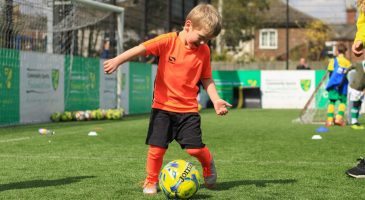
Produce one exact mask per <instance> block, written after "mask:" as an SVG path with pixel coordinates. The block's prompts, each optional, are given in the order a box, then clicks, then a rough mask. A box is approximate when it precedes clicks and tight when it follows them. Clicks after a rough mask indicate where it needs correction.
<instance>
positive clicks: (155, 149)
mask: <svg viewBox="0 0 365 200" xmlns="http://www.w3.org/2000/svg"><path fill="white" fill-rule="evenodd" d="M170 124H171V122H170V115H169V113H168V112H166V111H162V110H158V109H152V113H151V119H150V124H149V128H148V134H147V138H146V144H147V145H149V149H148V153H147V163H146V172H147V177H146V180H145V183H144V185H143V193H144V194H156V193H157V185H158V176H159V173H160V169H161V166H162V163H163V157H164V155H165V152H166V150H167V148H168V145H169V143H170V142H171V140H172V134H171V127H170Z"/></svg>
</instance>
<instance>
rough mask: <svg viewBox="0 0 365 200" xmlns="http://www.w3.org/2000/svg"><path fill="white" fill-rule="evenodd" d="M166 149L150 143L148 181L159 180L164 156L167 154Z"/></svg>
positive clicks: (147, 167)
mask: <svg viewBox="0 0 365 200" xmlns="http://www.w3.org/2000/svg"><path fill="white" fill-rule="evenodd" d="M165 152H166V149H164V148H162V147H158V146H153V145H150V147H149V149H148V154H147V166H146V171H147V178H146V181H148V182H151V183H157V182H158V175H159V173H160V169H161V166H162V162H163V156H164V155H165Z"/></svg>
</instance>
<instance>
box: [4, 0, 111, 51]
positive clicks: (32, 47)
mask: <svg viewBox="0 0 365 200" xmlns="http://www.w3.org/2000/svg"><path fill="white" fill-rule="evenodd" d="M112 14H113V12H112V11H106V10H103V9H98V8H95V7H90V6H89V5H87V4H85V3H82V1H71V0H55V1H54V0H38V1H34V0H4V1H0V15H1V17H0V29H1V33H0V47H1V48H8V49H17V50H26V51H37V52H47V53H56V54H71V55H77V56H82V57H95V56H98V55H99V54H100V53H101V51H102V48H103V43H104V42H105V39H107V38H109V36H111V35H112V34H115V33H114V32H115V31H116V29H115V27H114V29H112V28H111V27H113V26H112V25H111V23H115V22H116V20H115V15H114V17H113V15H112Z"/></svg>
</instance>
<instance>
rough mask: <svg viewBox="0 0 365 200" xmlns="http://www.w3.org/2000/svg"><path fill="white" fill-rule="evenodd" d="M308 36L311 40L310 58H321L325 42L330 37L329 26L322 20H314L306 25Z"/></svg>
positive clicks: (309, 40)
mask: <svg viewBox="0 0 365 200" xmlns="http://www.w3.org/2000/svg"><path fill="white" fill-rule="evenodd" d="M306 37H307V39H308V42H309V58H310V59H311V60H316V61H318V60H320V59H321V53H322V51H323V49H324V48H325V42H326V41H328V40H329V39H330V30H329V27H328V26H327V25H326V24H325V23H324V22H322V21H320V20H316V21H313V22H312V23H309V24H308V25H307V27H306Z"/></svg>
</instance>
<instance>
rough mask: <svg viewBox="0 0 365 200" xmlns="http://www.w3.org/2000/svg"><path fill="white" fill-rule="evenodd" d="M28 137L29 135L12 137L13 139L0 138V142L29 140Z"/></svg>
mask: <svg viewBox="0 0 365 200" xmlns="http://www.w3.org/2000/svg"><path fill="white" fill-rule="evenodd" d="M29 139H30V137H21V138H13V139H7V140H0V143H3V142H16V141H21V140H29Z"/></svg>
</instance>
